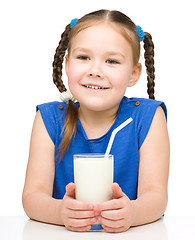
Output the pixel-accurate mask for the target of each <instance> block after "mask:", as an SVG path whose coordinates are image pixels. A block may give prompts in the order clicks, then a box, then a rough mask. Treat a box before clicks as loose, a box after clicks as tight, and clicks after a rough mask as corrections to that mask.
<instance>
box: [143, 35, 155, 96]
mask: <svg viewBox="0 0 195 240" xmlns="http://www.w3.org/2000/svg"><path fill="white" fill-rule="evenodd" d="M144 49H145V54H144V58H145V65H146V72H147V75H148V76H147V81H148V84H147V87H148V90H147V92H148V95H149V98H150V99H155V97H154V86H155V82H154V78H155V75H154V72H155V68H154V43H153V41H152V36H151V35H150V34H149V33H147V32H145V39H144Z"/></svg>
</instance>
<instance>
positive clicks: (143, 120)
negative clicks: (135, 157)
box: [138, 99, 167, 148]
mask: <svg viewBox="0 0 195 240" xmlns="http://www.w3.org/2000/svg"><path fill="white" fill-rule="evenodd" d="M141 105H143V106H141ZM158 106H161V107H162V109H163V111H164V113H165V117H166V121H167V108H166V105H165V103H164V102H160V101H156V100H148V99H147V101H146V102H143V103H141V104H140V109H141V110H140V115H139V123H138V146H139V148H140V147H141V145H142V143H143V142H144V140H145V138H146V136H147V134H148V131H149V129H150V126H151V124H152V120H153V118H154V115H155V113H156V110H157V107H158Z"/></svg>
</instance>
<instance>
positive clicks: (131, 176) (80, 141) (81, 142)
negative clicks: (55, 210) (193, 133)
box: [37, 97, 167, 200]
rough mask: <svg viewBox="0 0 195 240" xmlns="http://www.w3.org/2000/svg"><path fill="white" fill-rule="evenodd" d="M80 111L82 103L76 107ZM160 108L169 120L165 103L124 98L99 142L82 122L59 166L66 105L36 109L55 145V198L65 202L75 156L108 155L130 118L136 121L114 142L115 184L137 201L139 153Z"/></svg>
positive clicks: (61, 103)
mask: <svg viewBox="0 0 195 240" xmlns="http://www.w3.org/2000/svg"><path fill="white" fill-rule="evenodd" d="M75 104H76V106H77V107H79V103H78V102H76V103H75ZM158 106H161V107H162V108H163V110H164V113H165V116H166V118H167V110H166V106H165V104H164V103H163V102H160V101H156V100H150V99H144V98H127V97H123V99H122V100H121V103H120V107H119V110H118V115H117V118H116V120H115V122H114V124H113V125H112V126H111V128H110V129H109V130H108V132H107V133H106V134H104V135H103V136H101V137H99V138H96V139H88V138H87V135H86V133H85V130H84V129H83V127H82V124H81V122H80V120H78V123H77V131H76V134H75V137H74V139H73V140H72V141H71V143H70V146H69V148H68V151H67V152H66V154H65V155H64V157H63V158H62V160H61V161H60V162H59V159H58V156H57V155H58V151H59V145H60V143H61V140H62V135H61V132H62V128H63V123H64V120H65V117H66V113H65V111H64V110H65V109H66V103H64V102H51V103H46V104H41V105H38V106H37V110H40V112H41V116H42V118H43V121H44V124H45V126H46V129H47V131H48V134H49V136H50V138H51V139H52V141H53V143H54V145H55V178H54V184H53V197H54V198H57V199H62V198H63V196H64V194H65V191H66V189H65V188H66V185H67V184H68V183H70V182H74V170H73V155H74V154H80V153H103V154H104V153H105V152H106V148H107V145H108V142H109V139H110V136H111V133H112V131H113V130H114V129H115V128H116V127H118V126H119V125H120V124H121V123H122V122H124V121H125V120H127V119H128V118H130V117H131V118H132V119H133V121H132V122H131V123H130V124H128V125H127V126H126V127H125V128H123V129H122V130H121V131H119V132H118V133H117V134H116V136H115V139H114V142H113V145H112V148H111V151H110V154H113V155H114V182H117V183H118V184H119V186H120V187H121V188H122V191H123V192H124V193H125V194H126V195H127V196H128V197H129V198H130V199H131V200H135V199H136V198H137V182H138V165H139V149H140V147H141V145H142V143H143V142H144V140H145V138H146V136H147V133H148V131H149V128H150V125H151V123H152V119H153V117H154V114H155V112H156V109H157V107H158Z"/></svg>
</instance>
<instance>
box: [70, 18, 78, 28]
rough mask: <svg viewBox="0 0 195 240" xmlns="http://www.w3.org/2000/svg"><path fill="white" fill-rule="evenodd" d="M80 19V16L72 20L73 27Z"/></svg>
mask: <svg viewBox="0 0 195 240" xmlns="http://www.w3.org/2000/svg"><path fill="white" fill-rule="evenodd" d="M78 20H79V19H78V18H74V19H72V20H71V22H70V26H71V28H73V27H74V25H75V24H76V23H77V22H78Z"/></svg>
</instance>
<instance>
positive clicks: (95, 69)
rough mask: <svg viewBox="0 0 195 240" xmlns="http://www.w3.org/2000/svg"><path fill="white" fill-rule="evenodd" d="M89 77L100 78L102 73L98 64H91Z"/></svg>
mask: <svg viewBox="0 0 195 240" xmlns="http://www.w3.org/2000/svg"><path fill="white" fill-rule="evenodd" d="M88 76H89V77H95V78H102V77H103V73H102V71H101V67H100V64H99V63H98V62H94V63H92V64H91V67H90V69H89V72H88Z"/></svg>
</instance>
